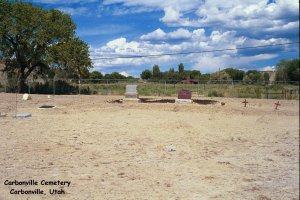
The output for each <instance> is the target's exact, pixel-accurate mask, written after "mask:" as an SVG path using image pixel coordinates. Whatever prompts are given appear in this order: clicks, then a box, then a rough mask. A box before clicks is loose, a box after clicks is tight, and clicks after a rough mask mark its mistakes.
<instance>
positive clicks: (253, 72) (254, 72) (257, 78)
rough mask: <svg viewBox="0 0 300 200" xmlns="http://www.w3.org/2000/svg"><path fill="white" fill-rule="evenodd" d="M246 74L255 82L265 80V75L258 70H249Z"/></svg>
mask: <svg viewBox="0 0 300 200" xmlns="http://www.w3.org/2000/svg"><path fill="white" fill-rule="evenodd" d="M246 75H247V76H248V78H249V79H250V80H251V82H254V83H257V82H262V81H263V80H264V79H263V75H262V74H261V73H260V72H259V71H257V70H248V71H247V72H246Z"/></svg>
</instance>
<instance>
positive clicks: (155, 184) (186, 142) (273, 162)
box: [0, 93, 299, 200]
mask: <svg viewBox="0 0 300 200" xmlns="http://www.w3.org/2000/svg"><path fill="white" fill-rule="evenodd" d="M122 98H123V97H121V96H97V95H95V96H83V95H81V96H72V95H70V96H52V97H51V98H47V95H32V99H31V100H28V101H22V100H21V99H22V95H17V96H16V95H15V94H4V93H1V94H0V112H1V113H7V116H6V117H4V116H3V117H0V141H1V142H0V158H1V159H0V166H1V167H0V199H1V200H15V199H29V200H31V199H33V200H37V199H64V200H71V199H72V200H74V199H75V200H85V199H95V200H98V199H194V200H204V199H219V200H224V199H228V200H229V199H249V200H250V199H257V200H263V199H265V200H267V199H279V200H281V199H294V200H296V199H299V101H298V100H290V101H284V100H280V101H279V102H280V104H281V106H279V109H278V110H275V105H274V103H275V102H277V100H266V99H247V101H248V102H249V104H248V105H247V107H243V104H242V103H241V102H242V101H243V100H244V99H238V98H236V99H231V98H199V99H198V100H197V101H198V102H200V103H194V104H190V105H181V104H174V103H172V102H170V101H167V100H166V99H167V98H158V97H156V98H155V99H154V100H153V99H152V100H153V101H154V102H143V103H137V102H128V101H116V100H119V99H122ZM147 98H149V97H147ZM16 100H17V108H16ZM148 100H149V99H148ZM156 100H157V101H158V102H155V101H156ZM160 100H162V101H161V102H159V101H160ZM150 101H151V99H150ZM201 102H202V103H201ZM209 102H214V103H209ZM221 102H223V104H225V105H221ZM42 105H54V106H55V108H50V109H39V107H40V106H42ZM16 113H29V114H32V117H30V118H25V119H19V118H14V117H13V116H14V115H15V114H16ZM168 145H172V146H173V147H175V148H176V151H172V152H168V151H167V150H166V146H168ZM31 179H34V180H36V181H39V182H40V181H42V180H51V181H55V180H60V181H71V184H70V187H67V186H41V185H38V186H14V185H13V186H11V185H5V184H4V182H5V181H6V180H9V181H14V180H17V181H28V180H31ZM36 188H40V189H42V190H44V191H45V193H46V195H21V194H20V195H14V194H9V193H10V191H11V189H16V190H20V189H25V190H30V189H32V190H33V189H36ZM55 188H56V189H63V190H64V191H65V192H66V194H62V195H50V194H49V189H55Z"/></svg>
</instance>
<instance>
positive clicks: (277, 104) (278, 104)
mask: <svg viewBox="0 0 300 200" xmlns="http://www.w3.org/2000/svg"><path fill="white" fill-rule="evenodd" d="M274 104H275V105H276V106H275V109H276V110H277V108H278V106H280V103H279V101H278V102H277V103H274Z"/></svg>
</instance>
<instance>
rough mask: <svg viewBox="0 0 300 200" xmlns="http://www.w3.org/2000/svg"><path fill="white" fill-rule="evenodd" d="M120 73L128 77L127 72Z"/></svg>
mask: <svg viewBox="0 0 300 200" xmlns="http://www.w3.org/2000/svg"><path fill="white" fill-rule="evenodd" d="M120 74H121V75H123V76H125V77H128V76H130V75H129V74H128V73H127V72H125V71H123V72H120Z"/></svg>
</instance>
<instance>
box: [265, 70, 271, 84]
mask: <svg viewBox="0 0 300 200" xmlns="http://www.w3.org/2000/svg"><path fill="white" fill-rule="evenodd" d="M269 80H270V74H269V73H267V72H265V73H264V81H265V82H266V83H267V82H269Z"/></svg>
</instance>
